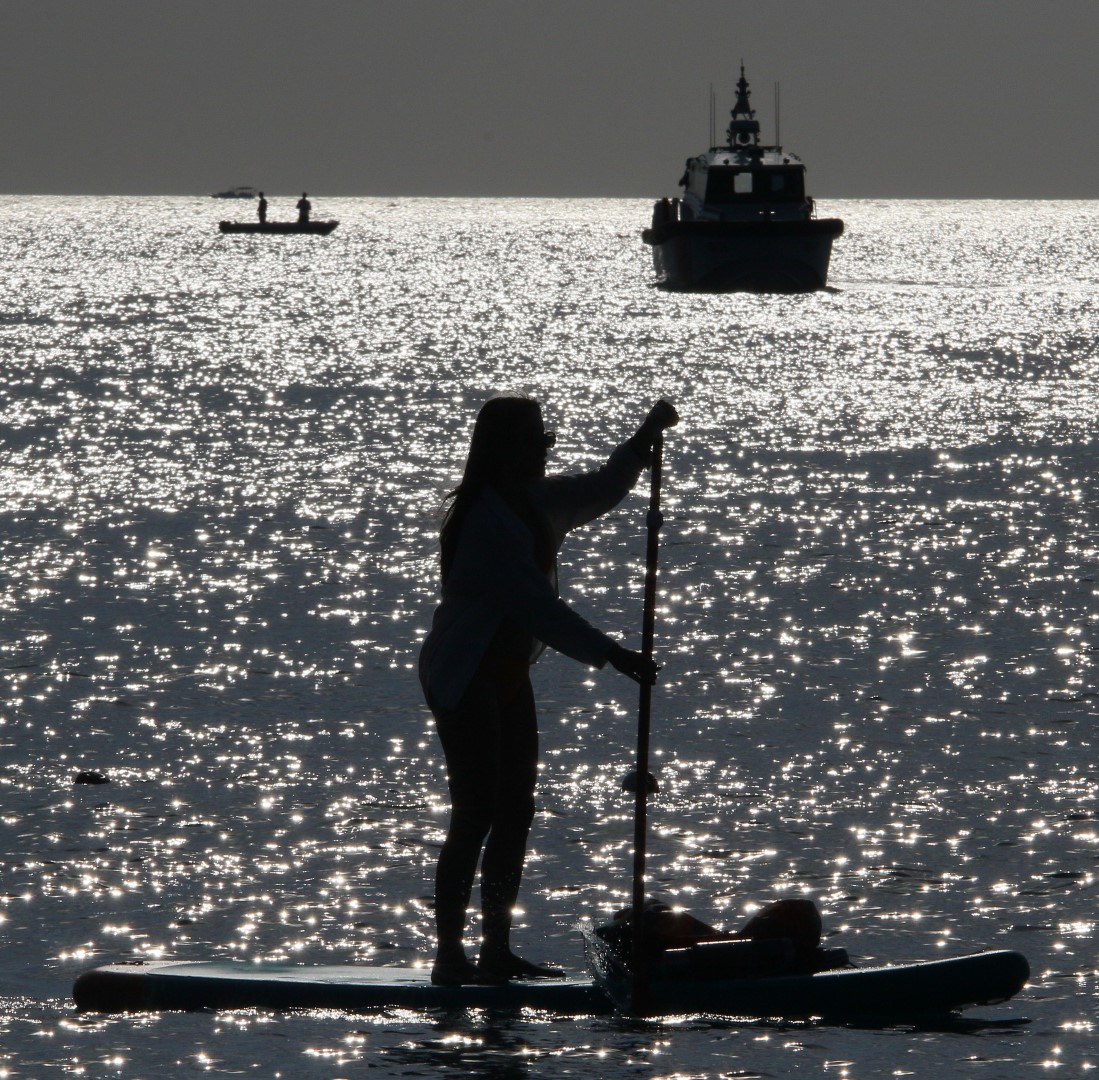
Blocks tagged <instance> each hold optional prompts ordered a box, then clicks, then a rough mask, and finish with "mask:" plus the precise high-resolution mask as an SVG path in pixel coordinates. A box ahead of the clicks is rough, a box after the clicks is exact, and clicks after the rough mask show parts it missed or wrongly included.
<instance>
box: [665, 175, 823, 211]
mask: <svg viewBox="0 0 1099 1080" xmlns="http://www.w3.org/2000/svg"><path fill="white" fill-rule="evenodd" d="M687 190H688V192H690V193H691V194H693V195H695V196H697V197H698V199H699V200H701V201H702V202H703V203H705V204H706V205H707V206H712V207H714V208H717V207H719V206H735V205H738V204H742V203H776V202H788V203H802V202H804V201H805V166H804V165H794V164H790V165H777V166H776V165H766V166H757V167H755V168H752V167H750V166H737V165H724V164H722V165H711V166H710V167H709V168H708V169H705V168H704V169H694V170H691V176H690V179H689V181H688V185H687Z"/></svg>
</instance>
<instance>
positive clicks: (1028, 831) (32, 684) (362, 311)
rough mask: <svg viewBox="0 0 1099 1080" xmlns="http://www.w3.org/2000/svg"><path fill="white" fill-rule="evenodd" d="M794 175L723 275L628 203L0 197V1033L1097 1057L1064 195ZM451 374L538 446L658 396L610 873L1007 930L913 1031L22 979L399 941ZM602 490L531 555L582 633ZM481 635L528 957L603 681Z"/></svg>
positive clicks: (631, 1072) (851, 943) (958, 929)
mask: <svg viewBox="0 0 1099 1080" xmlns="http://www.w3.org/2000/svg"><path fill="white" fill-rule="evenodd" d="M283 201H284V202H286V206H284V207H283V211H284V213H283V214H282V216H287V215H288V214H289V213H290V202H291V200H289V199H287V200H283ZM271 203H272V205H271V210H270V213H269V216H270V217H271V218H272V219H275V218H278V217H279V216H280V212H279V205H280V203H279V200H277V199H272V200H271ZM227 208H228V209H227ZM820 212H821V214H822V216H838V217H842V218H843V219H844V220H845V222H846V225H847V231H846V233H845V235H844V236H843V237H841V238H840V239H839V240H838V241H837V242H836V245H835V250H834V255H833V262H832V274H831V287H830V288H829V289H828V290H827V291H824V292H820V293H816V294H812V295H805V296H769V297H768V296H747V295H729V296H711V295H687V294H670V293H666V292H662V291H660V290H657V289H655V288H653V287H652V284H651V282H652V276H653V275H652V268H651V263H650V260H649V254H648V249H646V248H645V247H644V245H643V244H642V243H641V240H640V232H641V229H642V228H643V227H644V226H645V225H646V224H647V223H648V217H649V206H648V204H647V203H645V202H640V201H624V200H617V201H616V200H605V201H575V202H573V201H561V200H510V201H497V200H442V199H435V200H396V201H393V200H382V199H374V200H372V199H357V200H332V201H326V200H324V199H315V200H314V214H315V216H316V217H318V218H325V217H334V218H338V219H339V220H340V225H339V228H338V229H337V230H336V231H335V232H334V233H333V234H332V235H331V236H330V237H327V238H318V237H308V236H286V237H274V236H264V237H249V236H222V235H220V234H219V233H218V231H217V227H216V223H217V220H218V217H219V216H225V215H227V214H231V213H236V214H250V213H251V207H250V206H249V205H248V204H239V205H238V204H235V203H233V204H229V203H218V202H213V201H211V200H209V199H186V198H177V199H163V198H158V199H108V198H97V199H65V198H31V197H4V198H2V199H0V280H2V284H3V288H2V290H0V298H2V299H0V349H2V351H0V355H2V357H3V379H2V381H0V421H2V425H3V426H2V429H0V437H2V445H3V450H4V453H3V457H2V459H0V470H2V473H0V515H2V517H0V524H2V527H0V552H2V555H3V560H2V563H0V565H2V568H3V572H2V577H0V605H2V607H0V610H2V614H3V631H2V634H0V674H2V676H3V680H4V685H5V693H4V699H3V702H2V706H0V942H2V948H0V1076H12V1077H40V1076H51V1075H59V1076H70V1075H71V1076H81V1075H82V1076H94V1077H107V1076H111V1077H114V1076H118V1077H152V1076H165V1075H188V1074H190V1073H200V1072H206V1073H210V1074H214V1075H236V1074H249V1075H256V1076H284V1077H295V1078H296V1077H343V1076H352V1075H362V1074H363V1073H364V1072H365V1070H366V1069H368V1068H374V1069H376V1070H377V1071H376V1072H375V1073H374V1075H405V1076H411V1075H429V1074H430V1075H439V1074H440V1070H442V1071H443V1072H445V1073H446V1074H447V1075H455V1076H457V1075H463V1076H464V1075H473V1076H485V1077H515V1076H554V1077H558V1076H587V1077H612V1078H619V1077H621V1078H624V1077H630V1076H643V1077H669V1078H670V1077H703V1076H705V1077H710V1076H713V1077H723V1076H728V1077H757V1076H758V1077H764V1076H766V1077H771V1076H793V1075H797V1076H821V1077H823V1076H828V1077H851V1078H855V1077H880V1076H889V1075H892V1076H905V1075H914V1076H928V1075H937V1076H957V1075H962V1074H965V1075H973V1076H979V1077H986V1078H990V1077H1005V1078H1006V1077H1013V1078H1014V1077H1020V1076H1027V1075H1038V1074H1043V1075H1044V1074H1047V1073H1048V1071H1049V1070H1050V1069H1054V1068H1056V1071H1057V1074H1058V1075H1066V1076H1069V1075H1071V1076H1076V1075H1087V1074H1088V1073H1089V1071H1090V1069H1092V1068H1094V1067H1095V1066H1096V1065H1099V1053H1097V1052H1096V1051H1095V1049H1094V1047H1095V1030H1094V1029H1095V1024H1096V1018H1095V1010H1096V995H1097V985H1096V942H1097V933H1096V906H1095V905H1096V894H1097V874H1099V869H1097V860H1099V824H1097V815H1099V805H1097V800H1096V796H1097V792H1099V768H1097V765H1096V761H1095V753H1094V743H1095V737H1094V733H1093V730H1092V729H1093V726H1094V724H1095V721H1096V715H1097V708H1096V700H1097V699H1096V694H1097V693H1099V686H1097V672H1096V670H1095V661H1096V654H1095V648H1096V639H1097V635H1099V627H1097V620H1099V585H1097V572H1099V567H1097V551H1099V545H1097V539H1096V531H1095V525H1094V521H1093V518H1094V514H1093V506H1094V505H1095V503H1096V497H1097V494H1099V493H1097V490H1096V489H1097V487H1099V476H1097V469H1096V464H1097V458H1099V453H1097V451H1099V442H1097V439H1096V431H1095V416H1096V411H1097V406H1099V348H1097V343H1096V333H1097V330H1099V304H1097V296H1099V292H1097V286H1099V271H1097V269H1096V266H1097V265H1099V263H1097V258H1099V203H1087V202H1084V203H1080V202H1076V203H1067V202H1066V203H1052V202H1045V203H1027V202H1018V203H1004V202H922V203H921V202H887V201H880V202H871V201H858V202H856V201H837V202H829V203H824V202H822V203H821V206H820ZM497 389H521V390H525V391H528V392H530V393H532V394H534V395H535V396H537V397H538V398H539V399H540V400H541V401H542V402H543V403H544V407H545V411H546V417H547V424H548V426H550V427H553V428H554V429H556V431H557V432H558V442H557V446H556V447H555V449H554V451H553V457H552V458H551V462H550V467H551V469H559V470H577V469H583V468H589V467H592V466H594V465H595V464H597V463H598V462H599V461H600V460H601V459H602V458H603V456H604V455H605V454H606V453H607V452H609V450H610V449H611V448H612V447H613V446H614V445H615V444H616V443H617V442H618V441H620V440H621V439H622V438H624V437H625V436H627V435H628V434H630V433H631V432H632V430H633V428H634V426H635V425H636V424H637V422H639V420H640V419H641V418H642V416H643V415H644V412H645V410H646V409H647V408H648V406H649V405H650V403H651V402H652V401H653V400H655V399H656V398H658V397H660V396H662V395H664V396H667V397H670V398H671V399H672V400H674V401H675V402H676V404H677V406H678V407H679V409H680V412H681V414H682V423H681V425H680V426H679V427H678V428H676V429H674V430H673V431H672V432H670V433H669V437H668V442H667V448H666V475H665V499H664V512H665V526H664V529H663V533H662V546H661V552H660V559H661V596H660V604H659V613H658V622H657V637H658V652H659V660H660V662H661V663H662V664H663V672H662V677H661V681H660V684H659V685H658V687H657V688H656V690H655V691H654V705H653V723H654V733H653V744H654V751H655V757H654V766H655V771H656V772H657V773H658V775H659V779H660V782H661V792H660V794H659V795H658V796H656V798H655V799H654V801H653V804H652V808H651V820H652V826H653V829H652V839H651V844H650V847H651V854H650V872H651V876H652V882H651V884H652V890H653V891H654V892H655V893H657V894H659V895H660V896H662V897H663V898H665V899H666V900H668V901H669V902H672V903H676V904H680V905H682V906H684V907H687V908H689V909H690V910H691V911H692V912H694V913H695V914H696V915H698V916H699V917H701V918H703V919H706V920H707V921H710V922H713V923H715V924H718V925H721V926H724V927H735V926H736V925H737V924H738V923H740V922H741V921H743V920H744V919H745V918H746V917H747V915H749V914H750V913H751V911H752V910H754V908H755V906H757V905H759V904H761V903H764V902H767V901H769V900H772V899H774V898H776V897H779V896H784V895H801V896H808V897H810V898H812V899H813V900H814V901H815V902H816V903H817V905H818V906H819V907H820V909H821V911H822V913H823V915H824V920H825V925H826V931H827V933H828V934H829V938H828V944H829V945H833V946H843V947H846V948H847V949H848V951H849V952H850V953H851V954H852V956H853V958H855V959H856V960H857V961H858V962H860V963H872V962H882V961H885V962H901V961H906V960H918V959H927V958H939V957H943V956H948V955H957V954H961V953H965V952H973V951H978V950H981V949H987V948H1014V949H1019V950H1021V951H1022V952H1024V953H1025V954H1026V955H1027V956H1028V958H1029V959H1030V962H1031V966H1032V969H1033V973H1034V977H1033V981H1032V983H1031V985H1030V987H1028V989H1027V990H1025V991H1024V993H1023V994H1022V995H1021V996H1020V997H1019V998H1018V999H1016V1000H1015V1001H1013V1002H1011V1003H1009V1004H1007V1005H1004V1006H999V1007H996V1008H986V1009H979V1010H973V1011H972V1012H971V1013H970V1014H969V1015H971V1016H973V1017H976V1018H978V1019H980V1020H982V1021H983V1024H982V1025H981V1026H980V1027H979V1028H977V1029H975V1030H971V1031H966V1032H936V1031H913V1030H910V1029H907V1028H903V1027H900V1028H891V1029H889V1030H886V1031H880V1030H878V1031H875V1030H855V1029H847V1028H842V1027H828V1026H819V1025H812V1024H790V1023H786V1024H775V1023H760V1022H745V1021H731V1020H727V1019H714V1018H698V1017H693V1018H678V1019H674V1020H668V1021H665V1022H659V1023H655V1022H654V1023H648V1022H645V1023H642V1022H636V1021H629V1020H626V1019H615V1018H607V1017H602V1018H581V1019H580V1020H572V1019H569V1020H567V1021H565V1020H563V1019H562V1018H560V1017H553V1016H547V1015H543V1014H539V1013H534V1012H524V1013H519V1014H516V1015H512V1016H489V1015H485V1014H482V1013H476V1012H467V1013H460V1014H452V1015H438V1014H416V1013H409V1012H404V1011H398V1010H393V1011H391V1012H389V1013H385V1014H382V1015H371V1016H352V1015H346V1014H339V1013H301V1014H274V1013H267V1012H262V1011H244V1012H235V1013H221V1014H194V1015H189V1014H163V1015H134V1016H122V1017H104V1016H99V1015H95V1014H78V1013H76V1012H75V1010H74V1008H73V1006H72V1004H71V998H70V991H71V986H72V982H73V980H74V978H75V977H76V976H77V975H78V974H79V973H80V972H81V971H83V970H85V969H86V968H88V967H91V966H94V965H96V964H102V963H111V962H115V961H120V960H127V959H143V958H144V959H160V958H171V959H184V960H190V959H207V958H240V959H249V960H253V959H254V960H265V959H266V960H283V961H287V960H289V961H295V962H302V963H335V962H344V961H364V962H369V963H377V964H401V965H413V964H421V965H422V964H424V963H427V962H429V961H430V957H431V943H432V920H431V891H432V875H433V867H434V861H435V858H436V855H437V852H438V848H439V845H440V843H441V840H442V836H443V833H444V830H445V825H446V799H445V784H444V778H443V773H442V763H441V755H440V752H439V749H438V747H437V745H436V742H435V738H434V734H433V730H432V721H431V717H430V715H429V713H428V712H427V710H426V708H425V706H424V705H423V703H422V700H421V696H420V690H419V686H418V683H417V680H416V676H415V662H416V654H417V649H418V643H419V641H420V640H421V639H422V637H423V635H424V633H425V632H426V628H427V626H428V624H429V622H430V618H431V613H432V609H433V605H434V600H435V595H436V585H437V572H436V541H435V537H436V532H437V527H438V511H439V507H440V503H441V500H442V497H443V496H444V495H445V493H446V492H447V491H448V490H449V489H450V488H451V487H452V486H453V485H454V483H455V482H456V480H457V479H458V477H459V474H460V468H461V465H462V463H463V460H464V454H465V447H466V444H467V441H468V437H469V432H470V429H471V424H472V421H473V418H474V416H475V414H476V411H477V409H478V407H479V406H480V404H481V402H482V401H483V400H484V399H485V398H486V397H487V396H488V395H489V394H490V393H492V392H493V391H495V390H497ZM645 505H646V492H645V491H644V481H642V485H641V486H640V487H639V489H638V491H637V492H636V493H635V494H634V495H632V496H631V497H630V498H628V499H627V500H626V501H625V502H624V503H623V504H622V505H621V506H620V507H619V508H618V509H617V510H615V511H613V512H612V513H610V514H608V515H607V516H605V517H604V518H601V519H600V520H599V521H598V522H596V523H595V524H593V525H592V526H589V527H587V528H585V529H583V530H580V531H578V532H577V533H574V534H573V535H572V536H571V537H570V539H569V540H568V541H567V543H566V547H565V549H564V551H563V552H562V557H561V572H562V583H563V591H564V595H565V596H566V598H567V599H568V601H569V602H570V603H571V604H573V605H574V606H575V607H576V608H577V609H578V610H579V611H580V612H582V613H583V614H585V615H586V616H587V617H588V618H589V619H591V621H593V622H594V623H596V625H598V626H600V627H602V628H604V629H606V630H608V631H609V632H611V633H612V634H615V635H616V636H619V637H621V638H622V639H623V640H624V641H625V642H626V643H627V644H630V645H634V646H636V645H637V643H638V638H639V627H640V619H641V589H642V571H643V565H642V564H643V558H644V544H645V529H644V510H645ZM534 682H535V689H536V693H537V695H538V698H539V704H540V716H541V726H542V755H543V758H542V760H543V768H542V773H541V783H540V791H539V816H538V819H537V821H536V824H535V829H534V832H533V834H532V838H531V847H530V855H529V859H528V869H527V877H526V881H525V884H524V889H523V893H522V895H521V901H520V902H521V904H522V911H521V913H520V914H519V916H518V919H517V923H518V926H517V930H516V943H517V945H518V947H519V948H520V950H521V951H522V952H523V953H524V954H525V955H527V956H529V957H530V958H531V959H535V960H548V961H553V962H557V963H560V964H563V965H565V966H566V967H568V968H569V969H570V970H571V971H573V972H575V973H580V972H582V971H583V959H582V953H581V944H580V938H579V935H578V934H577V933H576V930H575V925H576V923H577V921H578V920H580V919H582V918H602V917H603V916H605V915H606V914H607V913H609V912H611V911H613V910H615V909H616V908H618V907H620V906H622V905H624V904H625V903H626V902H627V901H628V896H629V889H630V882H629V875H630V851H631V845H632V831H631V829H632V827H631V821H632V801H631V799H630V798H629V797H628V796H626V795H624V794H623V793H622V792H621V790H620V788H621V778H622V775H623V774H624V773H625V772H626V771H627V770H628V769H629V768H630V763H631V756H632V750H633V742H634V725H635V720H636V708H637V695H636V687H634V686H633V684H632V683H629V682H628V681H627V680H625V679H623V678H622V677H621V676H618V675H616V674H615V673H614V672H613V671H611V670H610V669H609V668H608V669H606V670H604V671H593V670H590V669H586V668H584V667H582V666H580V665H578V664H576V663H574V662H572V661H570V660H567V659H565V658H562V657H559V656H556V655H550V654H548V655H546V656H545V657H543V659H542V660H541V661H540V662H539V664H538V666H537V668H536V671H535V675H534ZM81 773H83V774H84V776H83V777H82V779H101V780H105V781H106V782H105V783H74V780H75V779H76V778H77V776H78V774H81ZM475 931H476V923H475V922H474V921H472V920H471V923H470V934H471V940H472V938H473V937H474V935H475ZM1019 1018H1028V1019H1029V1021H1030V1023H1029V1024H1025V1025H1020V1024H1015V1023H1012V1021H1014V1020H1017V1019H1019Z"/></svg>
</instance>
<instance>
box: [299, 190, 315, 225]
mask: <svg viewBox="0 0 1099 1080" xmlns="http://www.w3.org/2000/svg"><path fill="white" fill-rule="evenodd" d="M312 209H313V206H312V204H311V203H310V202H309V196H307V195H306V194H305V192H304V191H303V192H302V193H301V198H300V199H298V224H299V225H308V224H309V212H310V210H312Z"/></svg>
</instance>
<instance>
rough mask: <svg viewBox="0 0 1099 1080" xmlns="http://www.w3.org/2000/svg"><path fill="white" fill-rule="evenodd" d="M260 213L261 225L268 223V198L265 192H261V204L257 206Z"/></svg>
mask: <svg viewBox="0 0 1099 1080" xmlns="http://www.w3.org/2000/svg"><path fill="white" fill-rule="evenodd" d="M256 210H257V211H258V213H259V223H260V224H261V225H266V224H267V200H266V199H265V198H264V197H263V192H262V191H261V192H260V193H259V205H258V206H257V207H256Z"/></svg>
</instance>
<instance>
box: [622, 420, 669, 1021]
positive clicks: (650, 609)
mask: <svg viewBox="0 0 1099 1080" xmlns="http://www.w3.org/2000/svg"><path fill="white" fill-rule="evenodd" d="M663 457H664V434H663V432H659V433H658V434H657V436H656V438H655V439H654V440H653V449H652V464H651V465H650V476H651V486H650V489H649V512H648V514H647V515H646V518H645V523H646V525H647V527H648V542H647V546H646V550H645V602H644V608H643V614H642V621H641V653H642V655H643V656H644V657H645V659H646V660H647V661H651V660H652V656H653V638H654V636H655V633H654V632H655V627H656V559H657V551H658V549H659V546H660V526H661V525H663V524H664V518H663V515H662V514H661V513H660V473H661V467H662V464H663ZM652 690H653V688H652V684H651V683H649V682H642V684H641V695H640V700H639V702H638V707H637V770H636V773H635V782H634V784H633V787H634V791H635V799H634V824H633V914H632V917H631V920H630V922H631V927H632V934H631V938H632V955H631V958H630V962H631V968H632V971H633V990H632V995H631V997H632V1006H633V1008H634V1009H635V1010H638V1011H642V1012H643V1011H644V1006H643V1002H644V999H645V996H646V988H647V985H648V971H647V957H646V954H645V949H644V947H643V944H642V940H641V915H642V912H643V911H644V908H645V854H646V834H647V821H646V815H647V809H648V796H649V793H650V791H651V790H653V789H654V788H655V784H651V783H650V777H649V730H650V715H651V709H652Z"/></svg>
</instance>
